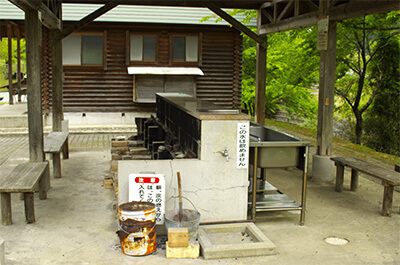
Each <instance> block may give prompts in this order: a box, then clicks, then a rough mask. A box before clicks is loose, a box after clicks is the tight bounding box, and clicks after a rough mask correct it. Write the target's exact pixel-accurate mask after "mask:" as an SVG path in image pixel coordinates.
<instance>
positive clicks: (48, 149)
mask: <svg viewBox="0 0 400 265" xmlns="http://www.w3.org/2000/svg"><path fill="white" fill-rule="evenodd" d="M68 135H69V133H68V132H50V133H49V134H48V135H47V136H46V137H45V138H44V148H43V149H44V150H43V151H44V152H45V153H50V154H52V156H53V175H54V177H55V178H61V159H60V153H61V151H62V152H63V158H64V159H68V157H69V151H68Z"/></svg>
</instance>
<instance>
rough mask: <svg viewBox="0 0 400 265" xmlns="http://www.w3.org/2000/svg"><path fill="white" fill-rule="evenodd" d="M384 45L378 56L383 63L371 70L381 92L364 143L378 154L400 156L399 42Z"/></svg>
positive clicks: (368, 115) (368, 120)
mask: <svg viewBox="0 0 400 265" xmlns="http://www.w3.org/2000/svg"><path fill="white" fill-rule="evenodd" d="M381 42H383V43H378V46H380V47H382V48H381V49H379V50H378V51H377V54H376V56H377V58H380V60H379V61H377V62H376V64H374V65H373V66H372V67H371V76H372V77H378V78H373V81H372V82H373V84H374V83H376V82H377V81H375V80H376V79H377V80H380V83H379V85H380V89H379V90H378V92H377V93H376V96H375V100H374V102H373V103H372V105H371V108H370V110H369V111H368V112H367V113H366V117H365V135H364V137H363V141H364V143H365V145H366V146H368V147H371V148H373V149H375V150H377V151H379V152H384V153H388V154H393V155H398V156H400V65H399V63H400V38H399V36H397V37H396V38H391V39H389V40H388V41H387V42H384V39H381ZM375 85H378V84H375Z"/></svg>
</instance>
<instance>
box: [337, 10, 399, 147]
mask: <svg viewBox="0 0 400 265" xmlns="http://www.w3.org/2000/svg"><path fill="white" fill-rule="evenodd" d="M398 19H399V13H398V12H390V13H388V14H380V15H371V16H365V17H360V18H355V19H349V20H346V21H343V22H341V23H339V24H338V42H337V60H338V68H337V73H338V81H337V83H336V87H335V93H336V94H337V95H338V96H340V97H341V98H342V99H343V100H344V102H345V104H346V105H347V106H348V107H350V109H351V112H352V113H353V116H354V118H355V120H356V121H355V142H356V143H357V144H361V139H362V133H363V114H364V113H365V111H366V110H367V109H368V108H369V107H370V106H371V104H372V102H373V101H374V99H375V96H376V95H377V93H378V91H379V90H380V89H381V87H382V78H383V76H384V75H385V73H383V72H382V73H380V74H378V75H373V73H371V70H370V68H371V66H372V65H377V63H378V62H379V61H381V60H382V59H383V58H382V56H380V55H379V53H378V51H379V50H381V49H383V48H384V46H385V45H387V43H388V41H390V39H391V38H393V37H394V36H395V35H396V34H398V30H397V29H396V26H398V25H397V24H398ZM375 73H376V72H375Z"/></svg>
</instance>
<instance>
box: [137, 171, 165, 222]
mask: <svg viewBox="0 0 400 265" xmlns="http://www.w3.org/2000/svg"><path fill="white" fill-rule="evenodd" d="M129 201H145V202H151V203H154V204H155V206H156V223H157V224H164V212H165V177H164V175H162V174H129Z"/></svg>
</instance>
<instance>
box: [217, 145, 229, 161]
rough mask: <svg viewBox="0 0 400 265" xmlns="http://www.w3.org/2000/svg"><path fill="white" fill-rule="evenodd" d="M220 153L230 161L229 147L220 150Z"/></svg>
mask: <svg viewBox="0 0 400 265" xmlns="http://www.w3.org/2000/svg"><path fill="white" fill-rule="evenodd" d="M219 153H221V154H222V155H223V156H224V157H226V162H228V161H229V153H228V148H227V147H225V148H224V150H222V151H219Z"/></svg>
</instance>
